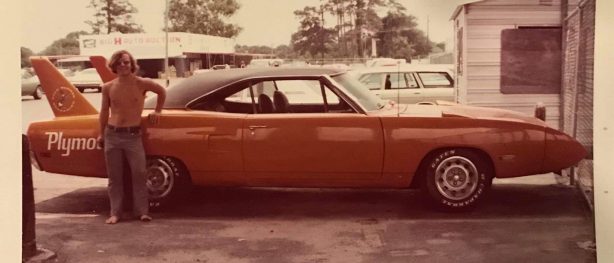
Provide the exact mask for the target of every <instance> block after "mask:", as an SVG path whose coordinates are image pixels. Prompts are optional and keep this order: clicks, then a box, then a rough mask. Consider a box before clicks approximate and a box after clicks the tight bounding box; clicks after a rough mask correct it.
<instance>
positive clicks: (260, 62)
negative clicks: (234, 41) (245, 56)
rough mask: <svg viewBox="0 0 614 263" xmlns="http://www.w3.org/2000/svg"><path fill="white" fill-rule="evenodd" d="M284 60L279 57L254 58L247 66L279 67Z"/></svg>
mask: <svg viewBox="0 0 614 263" xmlns="http://www.w3.org/2000/svg"><path fill="white" fill-rule="evenodd" d="M283 62H284V60H283V59H278V58H262V59H261V58H257V59H252V60H251V61H250V62H249V64H248V65H247V66H246V68H264V67H279V66H280V65H281V64H282V63H283Z"/></svg>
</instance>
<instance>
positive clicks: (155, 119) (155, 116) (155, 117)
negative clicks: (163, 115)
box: [147, 111, 160, 124]
mask: <svg viewBox="0 0 614 263" xmlns="http://www.w3.org/2000/svg"><path fill="white" fill-rule="evenodd" d="M147 119H149V123H150V124H158V123H159V122H160V113H159V112H155V111H154V112H152V113H150V114H149V115H148V116H147Z"/></svg>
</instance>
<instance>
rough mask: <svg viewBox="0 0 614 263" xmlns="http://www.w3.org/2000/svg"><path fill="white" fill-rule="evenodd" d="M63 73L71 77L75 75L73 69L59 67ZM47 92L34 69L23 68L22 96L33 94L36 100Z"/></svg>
mask: <svg viewBox="0 0 614 263" xmlns="http://www.w3.org/2000/svg"><path fill="white" fill-rule="evenodd" d="M58 71H59V72H60V73H62V75H64V76H66V77H70V76H72V75H73V72H72V70H70V69H65V68H60V69H58ZM43 95H45V93H44V92H43V89H42V88H41V84H40V80H39V79H38V77H37V76H36V74H35V72H34V70H32V69H28V68H22V69H21V96H32V97H34V99H36V100H40V99H41V98H42V97H43Z"/></svg>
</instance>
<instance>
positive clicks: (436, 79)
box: [418, 72, 453, 88]
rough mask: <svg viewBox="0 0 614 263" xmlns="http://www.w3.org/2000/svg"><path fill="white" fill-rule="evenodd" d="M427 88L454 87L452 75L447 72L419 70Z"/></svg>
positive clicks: (419, 75)
mask: <svg viewBox="0 0 614 263" xmlns="http://www.w3.org/2000/svg"><path fill="white" fill-rule="evenodd" d="M418 77H420V80H422V84H423V85H424V87H425V88H452V86H453V83H452V80H451V78H450V75H448V73H445V72H418Z"/></svg>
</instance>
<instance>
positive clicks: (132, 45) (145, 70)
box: [58, 32, 253, 78]
mask: <svg viewBox="0 0 614 263" xmlns="http://www.w3.org/2000/svg"><path fill="white" fill-rule="evenodd" d="M235 44H236V43H235V40H234V39H230V38H224V37H217V36H208V35H200V34H191V33H181V32H170V33H168V58H169V67H170V68H171V75H172V76H177V77H186V76H189V75H191V73H192V72H194V71H195V70H198V69H209V68H212V67H213V66H214V65H223V64H228V65H231V66H235V67H239V66H240V63H241V60H243V61H250V60H251V58H252V57H253V55H250V54H239V53H235V50H234V47H235ZM122 49H123V50H127V51H128V52H130V53H131V54H133V55H134V57H135V58H136V59H137V62H138V64H139V67H140V72H139V73H140V75H142V76H145V77H149V78H163V77H164V75H163V74H164V58H165V56H166V36H165V34H164V33H156V34H146V33H144V34H121V33H111V34H108V35H81V36H80V37H79V50H80V56H79V57H71V58H66V59H60V60H58V63H60V64H70V63H79V62H81V63H83V62H85V61H87V60H88V57H89V56H93V55H101V56H104V57H107V58H110V57H111V55H112V54H113V53H114V52H115V51H118V50H122Z"/></svg>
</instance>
